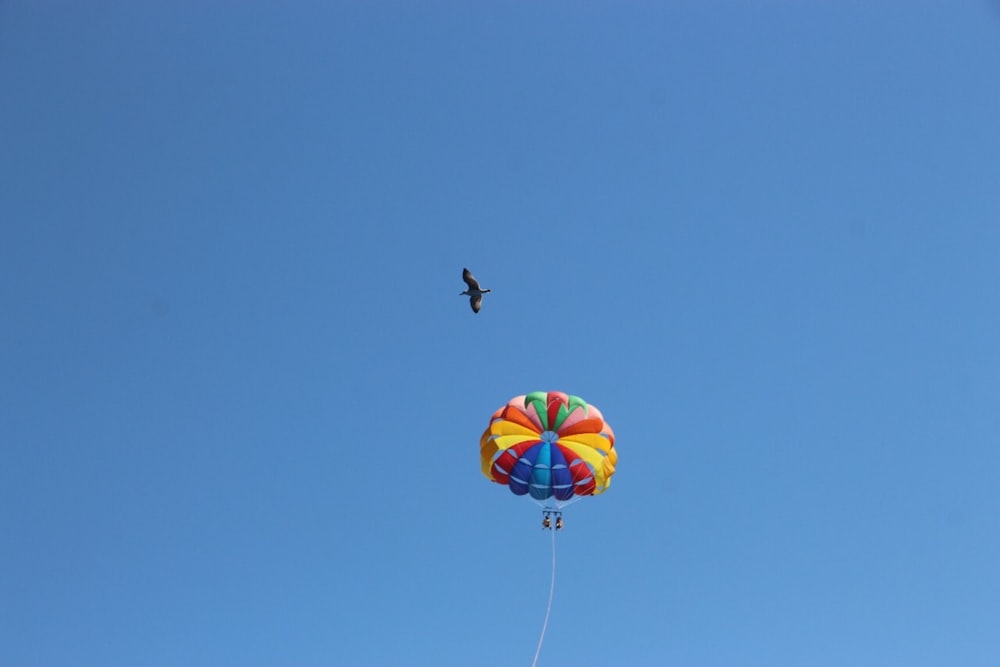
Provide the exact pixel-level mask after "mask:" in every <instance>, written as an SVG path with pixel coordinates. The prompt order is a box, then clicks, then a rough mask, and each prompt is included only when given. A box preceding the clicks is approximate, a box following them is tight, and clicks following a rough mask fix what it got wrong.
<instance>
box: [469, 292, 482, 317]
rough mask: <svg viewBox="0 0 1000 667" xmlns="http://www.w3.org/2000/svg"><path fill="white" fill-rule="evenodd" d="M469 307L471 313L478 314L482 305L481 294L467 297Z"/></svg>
mask: <svg viewBox="0 0 1000 667" xmlns="http://www.w3.org/2000/svg"><path fill="white" fill-rule="evenodd" d="M469 305H470V306H472V312H474V313H478V312H479V309H480V308H481V307H482V305H483V297H482V295H481V294H477V295H476V296H470V297H469Z"/></svg>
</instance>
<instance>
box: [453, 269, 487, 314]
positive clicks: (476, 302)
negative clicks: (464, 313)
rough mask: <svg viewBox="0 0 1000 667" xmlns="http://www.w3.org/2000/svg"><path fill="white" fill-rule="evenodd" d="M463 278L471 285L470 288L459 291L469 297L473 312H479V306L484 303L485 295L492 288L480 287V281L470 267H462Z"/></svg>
mask: <svg viewBox="0 0 1000 667" xmlns="http://www.w3.org/2000/svg"><path fill="white" fill-rule="evenodd" d="M462 280H464V281H465V284H466V285H468V286H469V289H467V290H465V291H464V292H459V294H460V295H463V296H467V297H469V305H470V306H472V312H474V313H478V312H479V308H480V307H481V306H482V305H483V295H484V294H486V293H487V292H489V291H490V290H488V289H480V288H479V281H478V280H476V277H475V276H474V275H472V271H469V270H468V269H462Z"/></svg>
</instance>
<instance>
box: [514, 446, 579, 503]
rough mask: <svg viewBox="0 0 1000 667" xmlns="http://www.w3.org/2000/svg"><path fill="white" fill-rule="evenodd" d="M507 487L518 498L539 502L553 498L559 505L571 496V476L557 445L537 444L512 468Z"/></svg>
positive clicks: (572, 484) (572, 485)
mask: <svg viewBox="0 0 1000 667" xmlns="http://www.w3.org/2000/svg"><path fill="white" fill-rule="evenodd" d="M508 486H509V487H510V490H511V491H512V492H513V493H514V494H515V495H518V496H523V495H525V494H530V495H531V497H532V498H534V499H535V500H538V501H544V500H548V499H549V498H552V497H555V499H556V500H557V501H559V502H562V501H566V500H569V499H570V498H572V497H573V488H574V483H573V474H572V473H571V472H570V469H569V464H568V462H567V461H566V457H565V456H564V455H563V453H562V450H561V449H560V448H559V447H558V446H557V445H553V444H550V443H547V442H540V443H538V444H536V445H535V446H534V447H531V448H530V449H528V450H527V451H525V452H524V454H523V455H522V456H521V458H519V459H518V460H517V462H516V463H515V464H514V466H513V467H512V468H511V471H510V482H509V484H508Z"/></svg>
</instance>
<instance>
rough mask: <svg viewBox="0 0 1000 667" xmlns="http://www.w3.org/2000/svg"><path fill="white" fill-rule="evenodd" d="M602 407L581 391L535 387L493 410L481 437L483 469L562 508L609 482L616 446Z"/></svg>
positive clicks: (501, 481)
mask: <svg viewBox="0 0 1000 667" xmlns="http://www.w3.org/2000/svg"><path fill="white" fill-rule="evenodd" d="M614 447H615V434H614V432H613V431H612V430H611V426H609V425H608V423H607V422H606V421H604V416H603V415H602V414H601V411H600V410H598V409H597V408H596V407H594V406H593V405H589V404H588V403H587V402H586V401H584V400H583V399H582V398H580V397H579V396H570V395H568V394H564V393H562V392H558V391H549V392H544V391H536V392H533V393H530V394H527V395H524V396H517V397H516V398H512V399H511V400H510V401H508V403H507V404H506V405H504V406H503V407H502V408H500V409H499V410H497V411H496V412H494V413H493V417H492V418H491V419H490V425H489V427H488V428H487V429H486V431H485V432H484V433H483V437H482V438H481V439H480V441H479V455H480V463H481V464H482V469H483V474H484V475H486V477H487V478H489V479H490V481H493V482H496V483H497V484H504V485H506V486H507V487H508V488H509V489H510V490H511V491H512V492H513V493H514V494H515V495H518V496H523V495H528V496H530V497H531V498H532V499H533V500H535V501H536V502H537V503H538V504H540V505H542V506H543V507H555V508H559V507H562V506H563V505H565V504H567V503H568V502H570V501H572V500H575V499H578V498H580V497H582V496H596V495H597V494H599V493H603V492H604V491H606V490H607V488H608V487H609V486H611V476H612V475H614V474H615V464H616V463H617V461H618V452H617V451H616V450H615V448H614Z"/></svg>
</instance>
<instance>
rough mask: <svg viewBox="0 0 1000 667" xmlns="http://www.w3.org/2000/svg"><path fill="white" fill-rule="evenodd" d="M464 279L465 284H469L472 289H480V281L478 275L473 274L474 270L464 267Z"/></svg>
mask: <svg viewBox="0 0 1000 667" xmlns="http://www.w3.org/2000/svg"><path fill="white" fill-rule="evenodd" d="M462 280H464V281H465V284H466V285H468V286H469V287H470V288H471V289H479V281H478V280H476V277H475V276H474V275H472V271H469V270H468V269H462Z"/></svg>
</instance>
